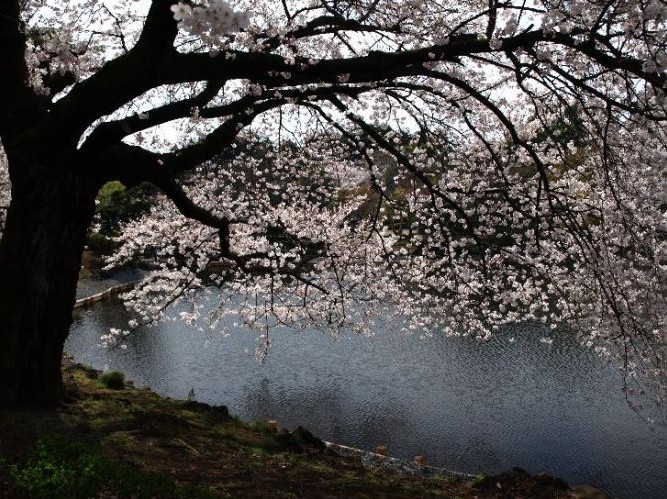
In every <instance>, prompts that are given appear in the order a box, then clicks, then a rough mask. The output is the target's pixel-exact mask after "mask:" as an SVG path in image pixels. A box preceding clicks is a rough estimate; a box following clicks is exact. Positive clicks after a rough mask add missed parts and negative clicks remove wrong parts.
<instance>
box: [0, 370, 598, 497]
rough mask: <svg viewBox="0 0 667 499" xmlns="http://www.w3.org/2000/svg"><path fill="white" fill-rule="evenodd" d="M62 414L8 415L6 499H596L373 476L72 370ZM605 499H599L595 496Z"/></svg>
mask: <svg viewBox="0 0 667 499" xmlns="http://www.w3.org/2000/svg"><path fill="white" fill-rule="evenodd" d="M63 369H64V373H65V378H66V380H67V390H68V400H67V402H66V403H65V404H63V406H62V407H61V408H60V409H58V410H57V411H52V412H13V413H3V412H0V497H12V498H13V497H54V498H68V497H100V498H114V497H140V498H143V497H145V498H150V497H165V498H167V497H175V498H197V497H200V498H206V497H277V498H280V497H283V498H292V497H293V498H296V497H318V498H320V497H373V498H376V497H450V498H456V497H459V498H472V497H497V498H500V497H503V498H505V497H512V498H514V497H526V498H528V497H530V498H537V497H559V498H563V497H584V496H582V495H581V494H580V492H581V491H579V492H577V491H573V490H572V489H569V488H568V487H567V485H566V484H565V483H564V482H562V481H560V480H558V479H554V478H551V477H547V476H536V477H531V476H529V475H527V474H526V473H524V472H521V471H516V470H515V471H511V472H507V473H503V474H501V475H498V476H494V477H487V476H483V475H480V476H478V477H475V478H457V477H454V478H450V477H447V478H431V479H426V478H420V477H415V476H408V475H405V474H399V473H397V472H393V471H389V470H386V469H373V470H369V469H366V468H364V466H363V465H362V464H361V461H360V459H359V458H353V457H346V458H343V457H340V456H338V455H335V454H334V453H333V452H332V451H330V450H328V449H326V448H325V447H324V445H323V444H322V442H320V441H319V440H318V439H316V438H315V437H313V436H312V435H310V434H309V433H308V432H307V431H304V430H295V431H293V432H287V431H284V430H278V431H271V429H269V428H267V426H266V425H265V424H264V423H260V422H250V423H244V422H241V421H239V420H238V419H236V418H233V417H230V416H229V415H228V414H227V411H226V409H224V408H214V407H210V406H207V405H205V404H199V403H196V402H188V401H176V400H172V399H168V398H164V397H160V396H158V395H156V394H154V393H152V392H150V391H148V390H139V389H135V388H133V387H132V386H131V385H128V384H125V383H123V382H122V379H119V378H114V377H113V376H111V377H109V376H107V377H102V376H101V375H100V373H99V372H98V371H95V370H93V369H89V368H86V367H83V366H80V365H77V364H74V363H71V362H66V364H65V366H64V368H63ZM588 497H594V496H588Z"/></svg>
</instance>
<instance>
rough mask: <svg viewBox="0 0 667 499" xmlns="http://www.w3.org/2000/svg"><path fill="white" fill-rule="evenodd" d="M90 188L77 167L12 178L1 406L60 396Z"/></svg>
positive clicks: (0, 287)
mask: <svg viewBox="0 0 667 499" xmlns="http://www.w3.org/2000/svg"><path fill="white" fill-rule="evenodd" d="M22 173H23V172H22ZM96 192H97V188H96V186H95V185H94V183H93V182H91V181H89V180H85V179H84V178H83V175H81V172H80V171H79V172H78V173H75V172H73V171H70V172H63V171H62V170H61V171H60V172H59V173H58V174H57V175H54V176H49V175H48V174H47V175H44V176H42V175H33V174H30V175H23V174H20V175H18V176H15V177H14V178H12V201H11V205H10V208H9V212H8V213H7V221H6V226H5V230H4V233H3V235H2V239H1V240H0V407H7V408H12V407H17V406H51V405H54V404H55V403H57V402H58V401H60V400H61V398H62V395H63V386H62V375H61V361H62V353H63V345H64V342H65V339H66V338H67V334H68V332H69V327H70V324H71V322H72V306H73V303H74V301H75V297H76V284H77V279H78V274H79V268H80V265H81V252H82V250H83V246H84V244H85V237H86V231H87V229H88V226H89V224H90V222H91V219H92V216H93V212H94V206H95V194H96Z"/></svg>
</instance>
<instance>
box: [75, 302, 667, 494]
mask: <svg viewBox="0 0 667 499" xmlns="http://www.w3.org/2000/svg"><path fill="white" fill-rule="evenodd" d="M126 320H127V315H126V312H125V311H124V309H123V307H122V306H121V305H120V304H119V303H118V302H115V301H110V302H106V303H103V304H100V305H98V306H96V307H94V308H90V309H86V310H83V311H81V312H77V313H76V314H75V321H74V324H73V326H72V330H71V334H70V337H69V339H68V341H67V345H66V350H67V351H68V352H69V353H71V354H73V355H74V356H75V358H76V359H77V361H79V362H83V363H87V364H91V365H93V366H94V367H96V368H100V369H101V368H107V369H117V370H121V371H124V372H125V373H126V374H127V376H128V378H129V379H132V380H134V382H135V384H136V385H138V386H149V387H151V388H152V389H153V390H155V391H156V392H158V393H161V394H164V395H169V396H171V397H175V398H186V397H187V396H188V394H189V393H190V394H192V393H193V394H194V396H195V398H196V399H197V400H200V401H202V402H207V403H210V404H218V405H226V406H227V407H228V408H229V410H230V412H231V413H232V414H236V415H238V416H240V417H241V418H243V419H246V420H250V419H261V420H264V419H277V420H278V421H279V423H280V425H281V426H283V427H287V428H294V427H296V426H297V425H303V426H305V427H306V428H308V429H309V430H311V431H312V432H313V433H315V434H316V435H318V436H319V437H321V438H323V439H325V440H330V441H334V442H337V443H341V444H345V445H351V446H355V447H360V448H364V449H373V448H374V447H375V446H377V445H380V444H385V445H388V446H389V448H390V452H391V454H392V455H393V456H396V457H401V458H406V459H411V458H412V456H414V455H416V454H425V455H426V456H427V457H428V459H429V462H430V463H431V464H434V465H437V466H444V467H447V468H450V469H454V470H458V471H464V472H469V473H474V474H477V473H481V472H484V473H495V472H500V471H503V470H507V469H509V468H511V467H513V466H520V467H522V468H524V469H526V470H528V471H529V472H531V473H538V472H547V473H550V474H553V475H556V476H558V477H561V478H563V479H565V480H566V481H567V482H568V483H570V484H573V485H576V484H580V483H587V484H590V485H593V486H596V487H599V488H601V489H603V490H605V491H606V492H608V493H610V494H612V495H614V496H616V497H626V498H646V499H649V498H660V497H665V494H666V493H667V492H666V491H667V473H666V472H665V471H666V470H667V414H666V411H665V410H664V409H657V410H653V412H652V413H651V414H650V415H651V416H652V417H654V418H655V419H656V421H655V424H654V425H652V426H649V425H648V424H647V423H646V422H644V421H643V420H642V419H641V418H640V417H639V416H637V414H636V413H635V412H633V411H632V410H631V409H630V408H629V407H628V405H627V403H626V402H625V399H624V395H623V393H622V391H621V389H620V388H621V381H622V380H621V376H620V373H619V372H618V371H617V370H615V369H614V368H613V367H612V366H610V365H608V364H607V363H605V362H604V361H603V360H601V359H599V358H598V357H596V356H595V355H594V354H592V353H591V352H590V351H588V350H587V349H584V348H582V347H580V346H578V345H577V344H576V343H574V342H573V341H572V340H570V339H568V338H567V337H558V336H556V337H555V339H554V342H553V344H551V345H547V344H544V343H542V342H540V341H539V338H541V337H542V336H543V335H544V334H543V333H544V331H543V329H541V327H540V326H537V325H524V326H516V327H514V328H512V330H508V331H504V332H503V334H500V335H498V336H497V337H496V338H494V339H493V340H491V341H490V342H487V343H484V344H481V345H480V344H479V343H477V342H475V341H474V340H470V339H464V338H444V337H433V338H426V339H420V338H419V336H418V335H405V334H401V333H400V332H398V331H397V329H398V328H397V327H396V325H395V323H394V322H393V321H392V319H391V318H387V321H386V324H385V325H384V327H379V328H378V330H377V331H376V334H375V336H374V337H373V338H367V337H361V336H355V335H353V334H350V335H343V336H340V337H338V338H337V339H333V338H332V337H331V336H328V335H325V334H322V333H319V332H315V331H311V332H306V333H298V332H295V331H290V330H276V331H274V332H272V333H271V340H272V348H271V350H270V353H269V355H268V358H267V359H266V362H265V363H263V364H262V363H260V362H258V360H257V358H256V357H255V349H256V346H257V337H256V334H255V333H253V332H249V331H246V330H243V329H241V328H234V327H232V325H231V319H230V323H229V324H227V330H229V331H231V334H230V335H229V336H227V337H222V336H221V335H220V334H216V332H214V331H213V332H210V333H204V332H201V331H198V330H197V329H196V328H192V327H189V326H187V325H185V324H183V323H181V322H165V323H164V324H161V325H159V326H155V327H146V328H142V329H139V330H137V331H136V332H135V333H134V334H133V335H132V336H131V337H129V338H128V341H127V348H126V349H119V348H116V349H105V348H103V347H100V346H99V343H100V342H99V337H100V336H101V335H102V334H105V333H107V332H108V329H109V328H110V327H123V325H124V324H125V323H126ZM510 338H514V341H510Z"/></svg>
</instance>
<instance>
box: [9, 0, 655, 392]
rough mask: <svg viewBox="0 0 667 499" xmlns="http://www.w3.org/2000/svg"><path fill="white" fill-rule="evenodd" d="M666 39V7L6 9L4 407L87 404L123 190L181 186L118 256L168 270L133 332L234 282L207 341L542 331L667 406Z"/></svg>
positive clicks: (429, 4) (396, 4) (366, 1)
mask: <svg viewBox="0 0 667 499" xmlns="http://www.w3.org/2000/svg"><path fill="white" fill-rule="evenodd" d="M666 19H667V9H666V7H665V5H664V3H662V2H660V1H658V0H625V1H620V0H619V1H614V0H608V1H602V0H599V1H598V0H595V1H593V0H590V1H580V0H572V1H560V0H542V1H538V0H527V1H526V0H523V1H511V0H507V1H503V0H475V1H470V2H465V3H462V2H454V1H450V0H432V1H423V0H415V1H396V0H340V1H338V0H303V1H282V2H264V1H261V0H259V1H258V0H255V1H253V2H250V1H247V0H238V1H234V2H229V3H227V2H225V1H221V0H211V1H210V2H177V1H175V0H154V1H152V2H130V1H124V0H116V1H113V2H102V1H98V0H77V1H73V2H61V1H57V0H22V1H17V0H13V1H12V0H9V1H6V2H3V3H2V4H1V5H0V39H1V40H2V43H1V44H0V74H2V75H3V76H2V79H1V80H0V90H1V92H0V139H1V141H2V147H3V149H4V155H5V158H3V159H2V160H0V190H1V189H5V194H4V195H3V194H0V210H3V211H0V213H2V215H1V216H2V218H0V224H2V223H4V227H3V229H2V230H3V232H2V239H1V240H0V360H1V362H0V397H2V400H3V402H4V403H8V404H9V405H21V404H34V403H42V404H52V403H54V402H56V401H58V400H59V398H60V397H61V396H62V381H61V375H60V360H61V356H62V349H63V343H64V341H65V339H66V337H67V334H68V329H69V325H70V323H71V308H72V304H73V302H74V297H75V290H76V281H77V274H78V269H79V266H80V261H81V251H82V249H83V246H84V243H85V236H86V232H87V230H88V228H89V226H90V224H91V221H92V218H93V214H94V200H95V196H96V193H97V192H98V190H99V189H100V187H101V186H102V185H104V183H106V182H108V181H111V180H118V181H121V182H123V183H124V184H125V185H126V186H132V185H137V184H139V183H141V182H150V183H152V184H153V185H155V186H156V187H157V188H158V189H159V190H160V191H161V193H162V195H161V197H160V198H159V199H158V201H157V203H156V205H155V207H154V208H153V210H152V211H151V213H150V214H148V215H146V216H144V217H142V218H141V219H139V220H136V221H134V222H132V223H129V224H128V225H127V226H126V227H124V238H123V241H124V244H123V246H122V247H121V250H120V251H119V252H118V254H117V255H116V256H115V257H114V259H113V261H112V262H110V263H111V264H121V263H123V262H124V261H126V260H127V259H130V258H134V257H136V256H140V255H147V254H149V255H150V256H151V257H152V258H155V259H156V261H157V264H158V269H157V270H156V271H155V272H152V273H151V274H150V275H149V276H148V277H147V279H146V281H145V282H144V284H142V285H141V286H139V287H138V288H137V290H136V291H134V292H133V293H130V296H128V300H129V301H130V303H131V304H132V306H134V308H135V309H136V311H137V313H138V316H137V319H136V321H134V322H135V323H133V324H130V327H133V326H134V325H136V324H138V323H141V322H151V321H153V320H156V319H158V318H159V317H160V316H161V315H162V314H163V313H164V310H165V309H166V307H168V306H169V305H170V304H171V303H173V302H174V301H175V300H179V299H187V298H188V297H189V296H191V294H192V292H193V290H196V289H198V288H204V287H206V286H211V285H216V286H219V287H220V289H221V292H220V297H221V303H220V306H219V307H216V308H215V309H214V310H213V311H212V312H208V315H209V317H208V318H209V320H211V321H212V323H213V324H215V323H216V320H218V319H219V318H220V317H221V316H222V315H224V314H225V313H227V312H228V310H230V308H229V303H228V302H233V304H234V305H235V306H236V309H237V312H240V313H241V316H242V317H243V319H244V320H245V321H246V322H247V323H248V324H250V325H252V326H254V327H256V328H259V329H260V330H261V331H263V333H262V334H263V336H262V340H263V345H265V346H268V344H269V336H268V335H269V331H270V328H271V327H272V326H273V325H275V324H289V325H291V326H295V327H310V326H311V325H313V324H315V325H318V326H321V327H327V328H329V329H331V331H332V332H333V333H334V334H336V333H337V332H339V331H340V330H341V329H344V328H352V329H354V330H357V331H359V332H369V330H371V329H372V325H373V320H374V318H375V317H377V315H378V314H386V313H391V314H398V315H402V316H404V317H405V325H406V328H407V329H413V330H417V331H419V332H421V333H422V334H436V333H437V334H466V335H473V336H476V337H478V338H480V339H486V338H488V337H489V336H490V335H491V334H493V333H495V332H497V331H499V330H500V329H501V328H502V326H503V325H505V324H509V323H514V322H517V321H524V320H537V321H543V322H545V323H547V324H548V325H550V326H551V327H553V328H558V327H565V325H567V327H568V328H569V329H568V330H569V331H571V334H575V335H577V336H578V338H579V339H580V340H581V342H582V343H583V344H585V345H588V346H589V347H591V348H594V349H596V350H597V351H599V352H600V353H601V354H613V355H617V358H618V359H620V362H621V363H622V367H623V369H624V373H625V375H626V376H625V380H626V383H627V388H628V389H631V388H632V386H631V385H632V383H633V382H634V381H635V380H639V379H641V380H648V381H650V382H652V383H654V384H655V386H656V387H657V390H658V397H661V396H662V395H663V393H664V391H661V390H664V386H665V371H664V359H665V357H664V356H665V334H666V333H665V311H666V310H665V297H666V289H665V278H666V271H667V268H666V264H667V241H666V239H665V231H666V229H667V226H666V223H667V220H666V219H665V208H666V206H667V199H666V196H665V192H667V189H666V187H667V173H666V170H665V156H666V149H665V127H664V123H665V119H666V117H667V115H666V107H665V106H666V103H667V101H666V99H665V71H666V70H667V52H666V51H665V47H666V45H665V44H666V40H665V37H666V33H667V31H666V30H665V20H666ZM7 177H8V180H7ZM9 185H11V199H9V198H10V196H9V195H8V194H7V193H6V188H7V186H9ZM4 206H7V210H4V208H3V207H4ZM5 211H6V215H5ZM240 298H242V299H240ZM239 300H240V301H239ZM182 315H183V318H184V319H186V320H195V319H197V318H198V315H200V314H199V310H198V308H197V306H196V302H195V304H194V305H193V307H192V309H191V312H187V313H183V314H182ZM122 335H123V333H120V332H119V331H114V332H112V334H111V335H110V337H109V338H108V339H109V340H110V341H118V340H119V338H118V336H121V339H120V340H121V341H122ZM545 341H549V340H548V339H545Z"/></svg>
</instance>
